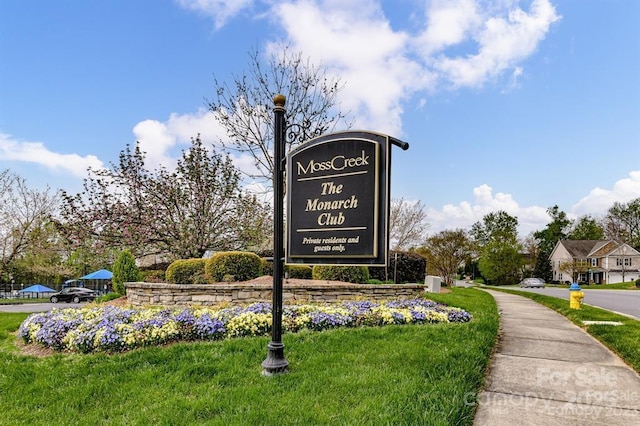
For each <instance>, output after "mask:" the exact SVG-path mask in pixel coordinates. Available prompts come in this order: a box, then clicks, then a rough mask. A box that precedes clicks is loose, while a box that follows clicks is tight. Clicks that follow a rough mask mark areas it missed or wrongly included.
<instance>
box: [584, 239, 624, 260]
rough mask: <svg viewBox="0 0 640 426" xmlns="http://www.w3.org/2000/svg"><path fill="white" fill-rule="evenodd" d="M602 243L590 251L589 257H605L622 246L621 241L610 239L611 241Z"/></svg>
mask: <svg viewBox="0 0 640 426" xmlns="http://www.w3.org/2000/svg"><path fill="white" fill-rule="evenodd" d="M601 242H602V244H598V245H596V246H595V247H594V248H593V250H592V251H591V253H589V257H603V256H606V255H608V254H611V252H612V251H614V250H615V249H616V248H618V247H619V246H620V243H618V242H616V241H613V240H609V241H601Z"/></svg>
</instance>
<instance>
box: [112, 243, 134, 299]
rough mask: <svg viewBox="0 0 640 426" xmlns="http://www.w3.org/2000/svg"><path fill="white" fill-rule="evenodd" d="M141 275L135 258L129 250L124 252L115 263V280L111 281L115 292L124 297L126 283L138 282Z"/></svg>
mask: <svg viewBox="0 0 640 426" xmlns="http://www.w3.org/2000/svg"><path fill="white" fill-rule="evenodd" d="M139 275H140V271H139V270H138V267H137V266H136V259H135V257H133V254H131V252H130V251H129V250H123V251H122V252H120V254H119V255H118V257H117V258H116V261H115V262H114V263H113V278H112V279H111V283H112V285H113V291H115V292H116V293H118V294H121V295H124V294H125V288H124V283H126V282H135V281H138V280H139Z"/></svg>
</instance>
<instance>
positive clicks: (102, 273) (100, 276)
mask: <svg viewBox="0 0 640 426" xmlns="http://www.w3.org/2000/svg"><path fill="white" fill-rule="evenodd" d="M111 278H113V273H111V271H107V270H106V269H99V270H97V271H95V272H92V273H90V274H87V275H85V276H84V277H80V278H79V279H81V280H103V281H105V283H104V289H100V288H99V287H98V284H97V283H94V286H93V288H92V290H97V291H98V292H101V290H102V291H103V292H104V293H107V291H108V289H109V283H108V282H106V281H110V280H111Z"/></svg>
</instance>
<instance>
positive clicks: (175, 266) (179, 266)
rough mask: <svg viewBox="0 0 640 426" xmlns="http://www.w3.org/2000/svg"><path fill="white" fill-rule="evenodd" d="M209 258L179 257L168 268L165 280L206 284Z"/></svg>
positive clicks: (173, 282)
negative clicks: (205, 271) (206, 265)
mask: <svg viewBox="0 0 640 426" xmlns="http://www.w3.org/2000/svg"><path fill="white" fill-rule="evenodd" d="M206 261H207V259H201V258H195V259H178V260H176V261H174V262H173V263H172V264H171V265H169V267H168V268H167V272H166V273H165V280H166V281H167V282H168V283H171V284H206V282H207V281H206V280H205V273H204V270H205V264H206Z"/></svg>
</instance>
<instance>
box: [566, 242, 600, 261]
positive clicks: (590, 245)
mask: <svg viewBox="0 0 640 426" xmlns="http://www.w3.org/2000/svg"><path fill="white" fill-rule="evenodd" d="M607 242H608V241H601V240H561V241H559V243H560V244H562V245H563V246H564V248H565V249H566V250H567V251H568V252H569V254H570V255H571V257H573V258H574V259H576V258H577V259H586V258H587V257H588V256H589V253H591V252H592V251H593V249H594V248H595V247H596V245H600V246H602V243H607Z"/></svg>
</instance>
